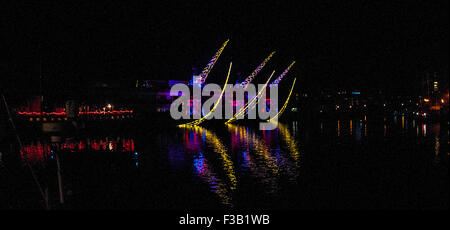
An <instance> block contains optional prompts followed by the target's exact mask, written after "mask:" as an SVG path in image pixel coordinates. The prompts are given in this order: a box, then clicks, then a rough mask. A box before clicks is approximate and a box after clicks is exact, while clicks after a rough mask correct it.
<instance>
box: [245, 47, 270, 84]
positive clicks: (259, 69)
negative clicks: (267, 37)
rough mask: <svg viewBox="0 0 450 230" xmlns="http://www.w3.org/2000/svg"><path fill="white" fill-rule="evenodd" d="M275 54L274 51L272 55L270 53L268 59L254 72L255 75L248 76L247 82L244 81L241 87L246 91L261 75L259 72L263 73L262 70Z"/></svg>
mask: <svg viewBox="0 0 450 230" xmlns="http://www.w3.org/2000/svg"><path fill="white" fill-rule="evenodd" d="M274 54H275V51H273V52H272V53H270V55H269V56H268V57H266V59H264V61H263V62H262V63H261V64H259V66H258V67H257V68H256V69H255V70H253V73H252V74H251V75H250V76H248V77H247V78H246V79H245V81H243V82H242V83H241V86H242V87H243V88H244V89H245V88H247V85H248V84H250V82H252V81H253V79H254V78H255V77H256V75H257V74H258V73H259V71H261V69H262V68H263V67H264V66H265V65H266V63H267V62H268V61H269V60H270V58H272V56H273V55H274Z"/></svg>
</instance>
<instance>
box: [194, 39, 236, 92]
mask: <svg viewBox="0 0 450 230" xmlns="http://www.w3.org/2000/svg"><path fill="white" fill-rule="evenodd" d="M228 41H230V39H228V40H226V41H225V42H224V43H223V44H222V47H220V49H219V50H218V51H217V53H216V54H215V55H214V57H213V58H212V59H211V61H209V63H208V65H207V66H206V67H205V68H204V69H203V71H202V73H201V74H200V84H203V83H205V81H206V78H207V77H208V74H209V72H211V69H212V68H213V66H214V64H216V61H217V59H219V57H220V54H222V51H223V50H224V49H225V46H227V44H228Z"/></svg>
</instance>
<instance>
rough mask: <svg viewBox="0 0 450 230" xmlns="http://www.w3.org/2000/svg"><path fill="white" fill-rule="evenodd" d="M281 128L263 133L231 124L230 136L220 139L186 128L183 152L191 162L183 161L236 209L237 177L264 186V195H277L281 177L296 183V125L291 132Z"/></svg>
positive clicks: (208, 131)
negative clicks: (234, 200)
mask: <svg viewBox="0 0 450 230" xmlns="http://www.w3.org/2000/svg"><path fill="white" fill-rule="evenodd" d="M278 125H279V126H278V128H277V129H274V130H270V131H269V130H265V131H260V130H257V129H256V130H255V129H253V128H251V127H248V126H241V125H234V124H228V125H227V126H226V128H227V130H228V134H229V135H226V132H225V133H223V132H221V134H222V135H221V136H220V137H219V136H218V135H217V134H216V132H215V131H212V130H211V129H207V128H204V127H200V126H194V127H184V128H183V129H181V132H182V135H181V136H182V141H183V146H184V147H185V148H184V149H185V151H184V153H185V154H186V153H187V156H189V155H190V156H192V158H191V159H192V161H190V160H189V159H188V158H189V157H188V158H183V160H184V161H186V162H191V163H190V164H191V167H192V169H193V170H192V172H193V174H194V175H195V176H196V177H199V178H200V179H201V180H202V181H203V182H205V183H207V184H208V187H209V189H210V191H212V192H214V193H215V194H217V196H218V197H219V198H220V200H221V203H222V204H225V205H227V206H233V194H234V193H235V192H234V191H236V190H237V189H238V178H242V179H243V180H245V181H250V183H256V184H259V185H261V186H263V187H264V193H268V194H276V193H277V191H279V189H280V178H287V181H290V182H291V183H296V178H297V175H298V168H299V165H300V162H299V161H300V152H299V148H298V143H297V141H296V137H295V134H294V135H293V134H292V133H294V132H293V131H294V130H297V123H292V129H290V128H289V127H288V126H287V125H285V124H281V123H279V124H278ZM291 130H293V131H291ZM291 132H292V133H291ZM224 134H225V135H224ZM243 186H244V187H246V186H249V184H245V185H243ZM243 189H245V188H243Z"/></svg>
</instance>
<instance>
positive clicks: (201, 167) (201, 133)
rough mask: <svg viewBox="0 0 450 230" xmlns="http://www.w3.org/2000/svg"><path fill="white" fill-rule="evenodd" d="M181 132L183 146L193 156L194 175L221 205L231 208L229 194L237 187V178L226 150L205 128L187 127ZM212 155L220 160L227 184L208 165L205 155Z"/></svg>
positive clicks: (230, 195) (215, 136) (211, 157)
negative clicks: (207, 186) (203, 182)
mask: <svg viewBox="0 0 450 230" xmlns="http://www.w3.org/2000/svg"><path fill="white" fill-rule="evenodd" d="M183 131H184V137H185V138H184V144H185V146H187V147H188V148H187V149H188V150H189V151H188V152H190V153H192V154H193V167H194V173H195V174H196V175H197V176H198V177H200V178H201V179H202V180H204V181H205V182H207V183H208V184H209V187H210V189H211V191H212V192H214V193H216V194H217V195H218V196H219V197H220V199H221V202H222V204H224V205H227V206H232V202H231V200H232V194H231V192H232V191H233V190H235V189H236V187H237V178H236V173H235V170H234V165H233V162H232V160H231V158H230V155H229V153H228V149H227V148H226V146H225V145H224V144H223V143H222V141H221V140H220V139H219V138H218V137H217V135H216V134H215V133H214V132H212V131H210V130H208V129H206V128H203V127H200V126H193V127H192V126H187V127H184V128H183ZM200 137H201V138H200ZM212 153H215V154H217V155H218V157H219V158H220V160H221V162H222V167H221V168H222V169H223V170H224V172H225V175H226V177H227V179H228V183H226V182H224V180H222V179H220V172H219V173H215V172H214V167H213V165H210V164H209V163H208V160H207V158H206V157H205V155H210V154H212ZM204 154H205V155H204ZM210 159H212V161H214V158H213V156H210Z"/></svg>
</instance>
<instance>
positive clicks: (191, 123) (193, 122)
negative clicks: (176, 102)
mask: <svg viewBox="0 0 450 230" xmlns="http://www.w3.org/2000/svg"><path fill="white" fill-rule="evenodd" d="M231 66H232V63H231V62H230V67H229V68H228V74H227V79H226V80H225V83H224V84H223V85H224V86H226V85H227V83H228V78H229V77H230V72H231ZM226 88H227V87H223V89H222V93H221V94H220V97H219V99H217V101H216V103H214V107H213V108H212V109H211V111H209V113H208V114H206V115H205V116H204V117H202V118H200V119H198V120H195V121H191V122H188V123H185V124H181V125H178V127H186V126H197V125H199V124H201V123H203V122H204V121H205V119H206V118H207V117H209V116H210V115H211V114H212V113H213V112H214V110H215V109H216V107H217V105H218V104H219V102H220V100H222V96H223V94H224V93H225V89H226Z"/></svg>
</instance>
